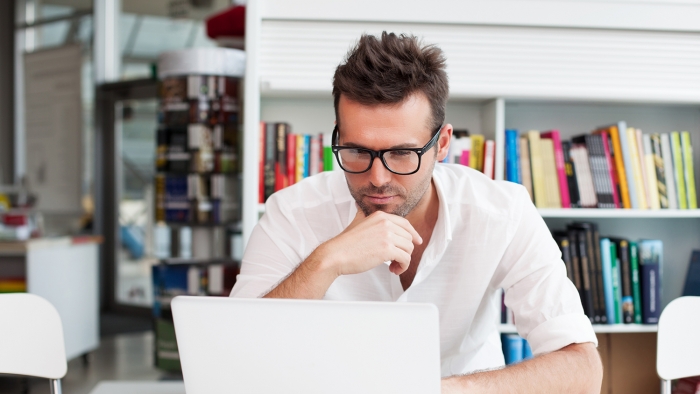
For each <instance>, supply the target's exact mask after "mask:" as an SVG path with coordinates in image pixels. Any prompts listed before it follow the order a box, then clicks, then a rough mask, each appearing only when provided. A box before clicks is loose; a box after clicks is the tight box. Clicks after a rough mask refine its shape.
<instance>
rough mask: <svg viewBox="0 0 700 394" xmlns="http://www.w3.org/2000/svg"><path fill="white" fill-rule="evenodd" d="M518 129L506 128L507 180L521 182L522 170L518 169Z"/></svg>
mask: <svg viewBox="0 0 700 394" xmlns="http://www.w3.org/2000/svg"><path fill="white" fill-rule="evenodd" d="M517 144H518V131H517V130H512V129H509V130H506V180H507V181H510V182H515V183H520V176H519V174H520V170H519V169H518V166H519V160H518V147H517Z"/></svg>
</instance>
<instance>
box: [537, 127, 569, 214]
mask: <svg viewBox="0 0 700 394" xmlns="http://www.w3.org/2000/svg"><path fill="white" fill-rule="evenodd" d="M540 138H549V139H551V140H552V144H553V145H554V166H555V168H556V170H557V178H559V195H560V196H561V207H562V208H571V199H570V198H569V183H568V181H567V180H566V168H565V167H564V165H565V164H564V151H563V150H562V149H561V138H560V137H559V130H550V131H546V132H544V133H542V134H540Z"/></svg>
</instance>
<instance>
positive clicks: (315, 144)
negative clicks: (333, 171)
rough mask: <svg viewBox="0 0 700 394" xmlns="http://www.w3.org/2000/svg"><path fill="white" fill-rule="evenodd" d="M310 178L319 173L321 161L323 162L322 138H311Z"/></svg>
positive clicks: (316, 136)
mask: <svg viewBox="0 0 700 394" xmlns="http://www.w3.org/2000/svg"><path fill="white" fill-rule="evenodd" d="M309 149H310V150H309V156H310V160H309V176H313V175H316V174H318V172H319V161H320V160H321V139H320V136H318V135H314V136H310V148H309Z"/></svg>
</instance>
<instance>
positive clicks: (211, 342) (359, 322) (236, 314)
mask: <svg viewBox="0 0 700 394" xmlns="http://www.w3.org/2000/svg"><path fill="white" fill-rule="evenodd" d="M172 311H173V319H174V321H175V334H176V336H177V344H178V349H179V353H180V361H181V364H182V374H183V378H184V381H185V390H186V391H187V394H198V393H245V394H249V393H304V394H315V393H318V394H321V393H322V394H328V393H333V394H340V393H363V394H374V393H377V394H379V393H381V394H389V393H402V394H408V393H421V394H438V393H440V338H439V336H440V333H439V327H438V310H437V308H436V307H435V306H434V305H431V304H410V303H387V302H337V301H307V300H272V299H235V298H228V297H186V296H179V297H175V299H174V300H173V302H172Z"/></svg>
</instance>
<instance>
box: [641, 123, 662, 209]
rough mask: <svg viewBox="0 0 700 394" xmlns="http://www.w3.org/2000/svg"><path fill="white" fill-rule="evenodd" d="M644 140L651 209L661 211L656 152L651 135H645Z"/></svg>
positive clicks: (648, 195)
mask: <svg viewBox="0 0 700 394" xmlns="http://www.w3.org/2000/svg"><path fill="white" fill-rule="evenodd" d="M642 139H643V141H644V166H645V167H646V175H647V185H648V187H649V189H648V190H647V197H648V201H649V208H651V209H660V208H661V202H660V201H659V188H658V181H657V180H656V163H655V161H654V151H653V150H652V148H651V136H650V135H649V134H644V135H643V136H642Z"/></svg>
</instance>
